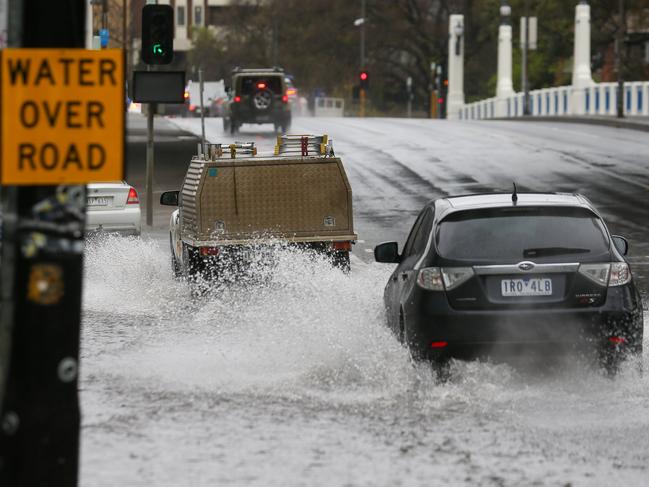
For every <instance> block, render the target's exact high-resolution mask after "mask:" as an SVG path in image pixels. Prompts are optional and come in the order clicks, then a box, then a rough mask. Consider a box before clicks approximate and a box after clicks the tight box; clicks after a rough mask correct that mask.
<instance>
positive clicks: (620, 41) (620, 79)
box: [615, 0, 626, 118]
mask: <svg viewBox="0 0 649 487" xmlns="http://www.w3.org/2000/svg"><path fill="white" fill-rule="evenodd" d="M618 16H619V25H618V29H617V35H616V36H615V67H616V70H617V118H624V54H625V53H624V36H625V34H626V12H625V9H624V0H618Z"/></svg>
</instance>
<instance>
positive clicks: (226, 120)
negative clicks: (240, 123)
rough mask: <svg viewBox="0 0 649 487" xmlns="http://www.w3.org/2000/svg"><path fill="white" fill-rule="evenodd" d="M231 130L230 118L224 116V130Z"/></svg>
mask: <svg viewBox="0 0 649 487" xmlns="http://www.w3.org/2000/svg"><path fill="white" fill-rule="evenodd" d="M229 130H230V120H229V119H228V118H226V117H223V131H224V132H226V133H227V132H228V131H229Z"/></svg>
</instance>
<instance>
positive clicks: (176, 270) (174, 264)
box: [169, 233, 183, 279]
mask: <svg viewBox="0 0 649 487" xmlns="http://www.w3.org/2000/svg"><path fill="white" fill-rule="evenodd" d="M169 249H170V250H171V272H172V273H173V276H174V278H176V279H178V278H179V277H182V274H183V273H182V270H181V269H180V265H178V260H177V259H176V255H175V253H174V247H173V244H172V239H171V233H170V234H169Z"/></svg>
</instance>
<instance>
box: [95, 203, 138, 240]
mask: <svg viewBox="0 0 649 487" xmlns="http://www.w3.org/2000/svg"><path fill="white" fill-rule="evenodd" d="M141 227H142V223H141V212H140V208H139V206H137V207H135V208H123V209H116V210H91V211H88V212H87V213H86V232H88V233H98V232H107V233H119V234H122V235H139V234H140V231H141Z"/></svg>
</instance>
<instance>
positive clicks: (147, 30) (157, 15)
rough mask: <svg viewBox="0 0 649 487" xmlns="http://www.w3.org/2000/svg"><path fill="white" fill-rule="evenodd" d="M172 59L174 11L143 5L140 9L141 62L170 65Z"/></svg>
mask: <svg viewBox="0 0 649 487" xmlns="http://www.w3.org/2000/svg"><path fill="white" fill-rule="evenodd" d="M173 58H174V9H173V8H172V7H171V5H153V4H151V5H145V6H144V8H143V9H142V61H143V62H144V63H145V64H170V63H171V61H173Z"/></svg>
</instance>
